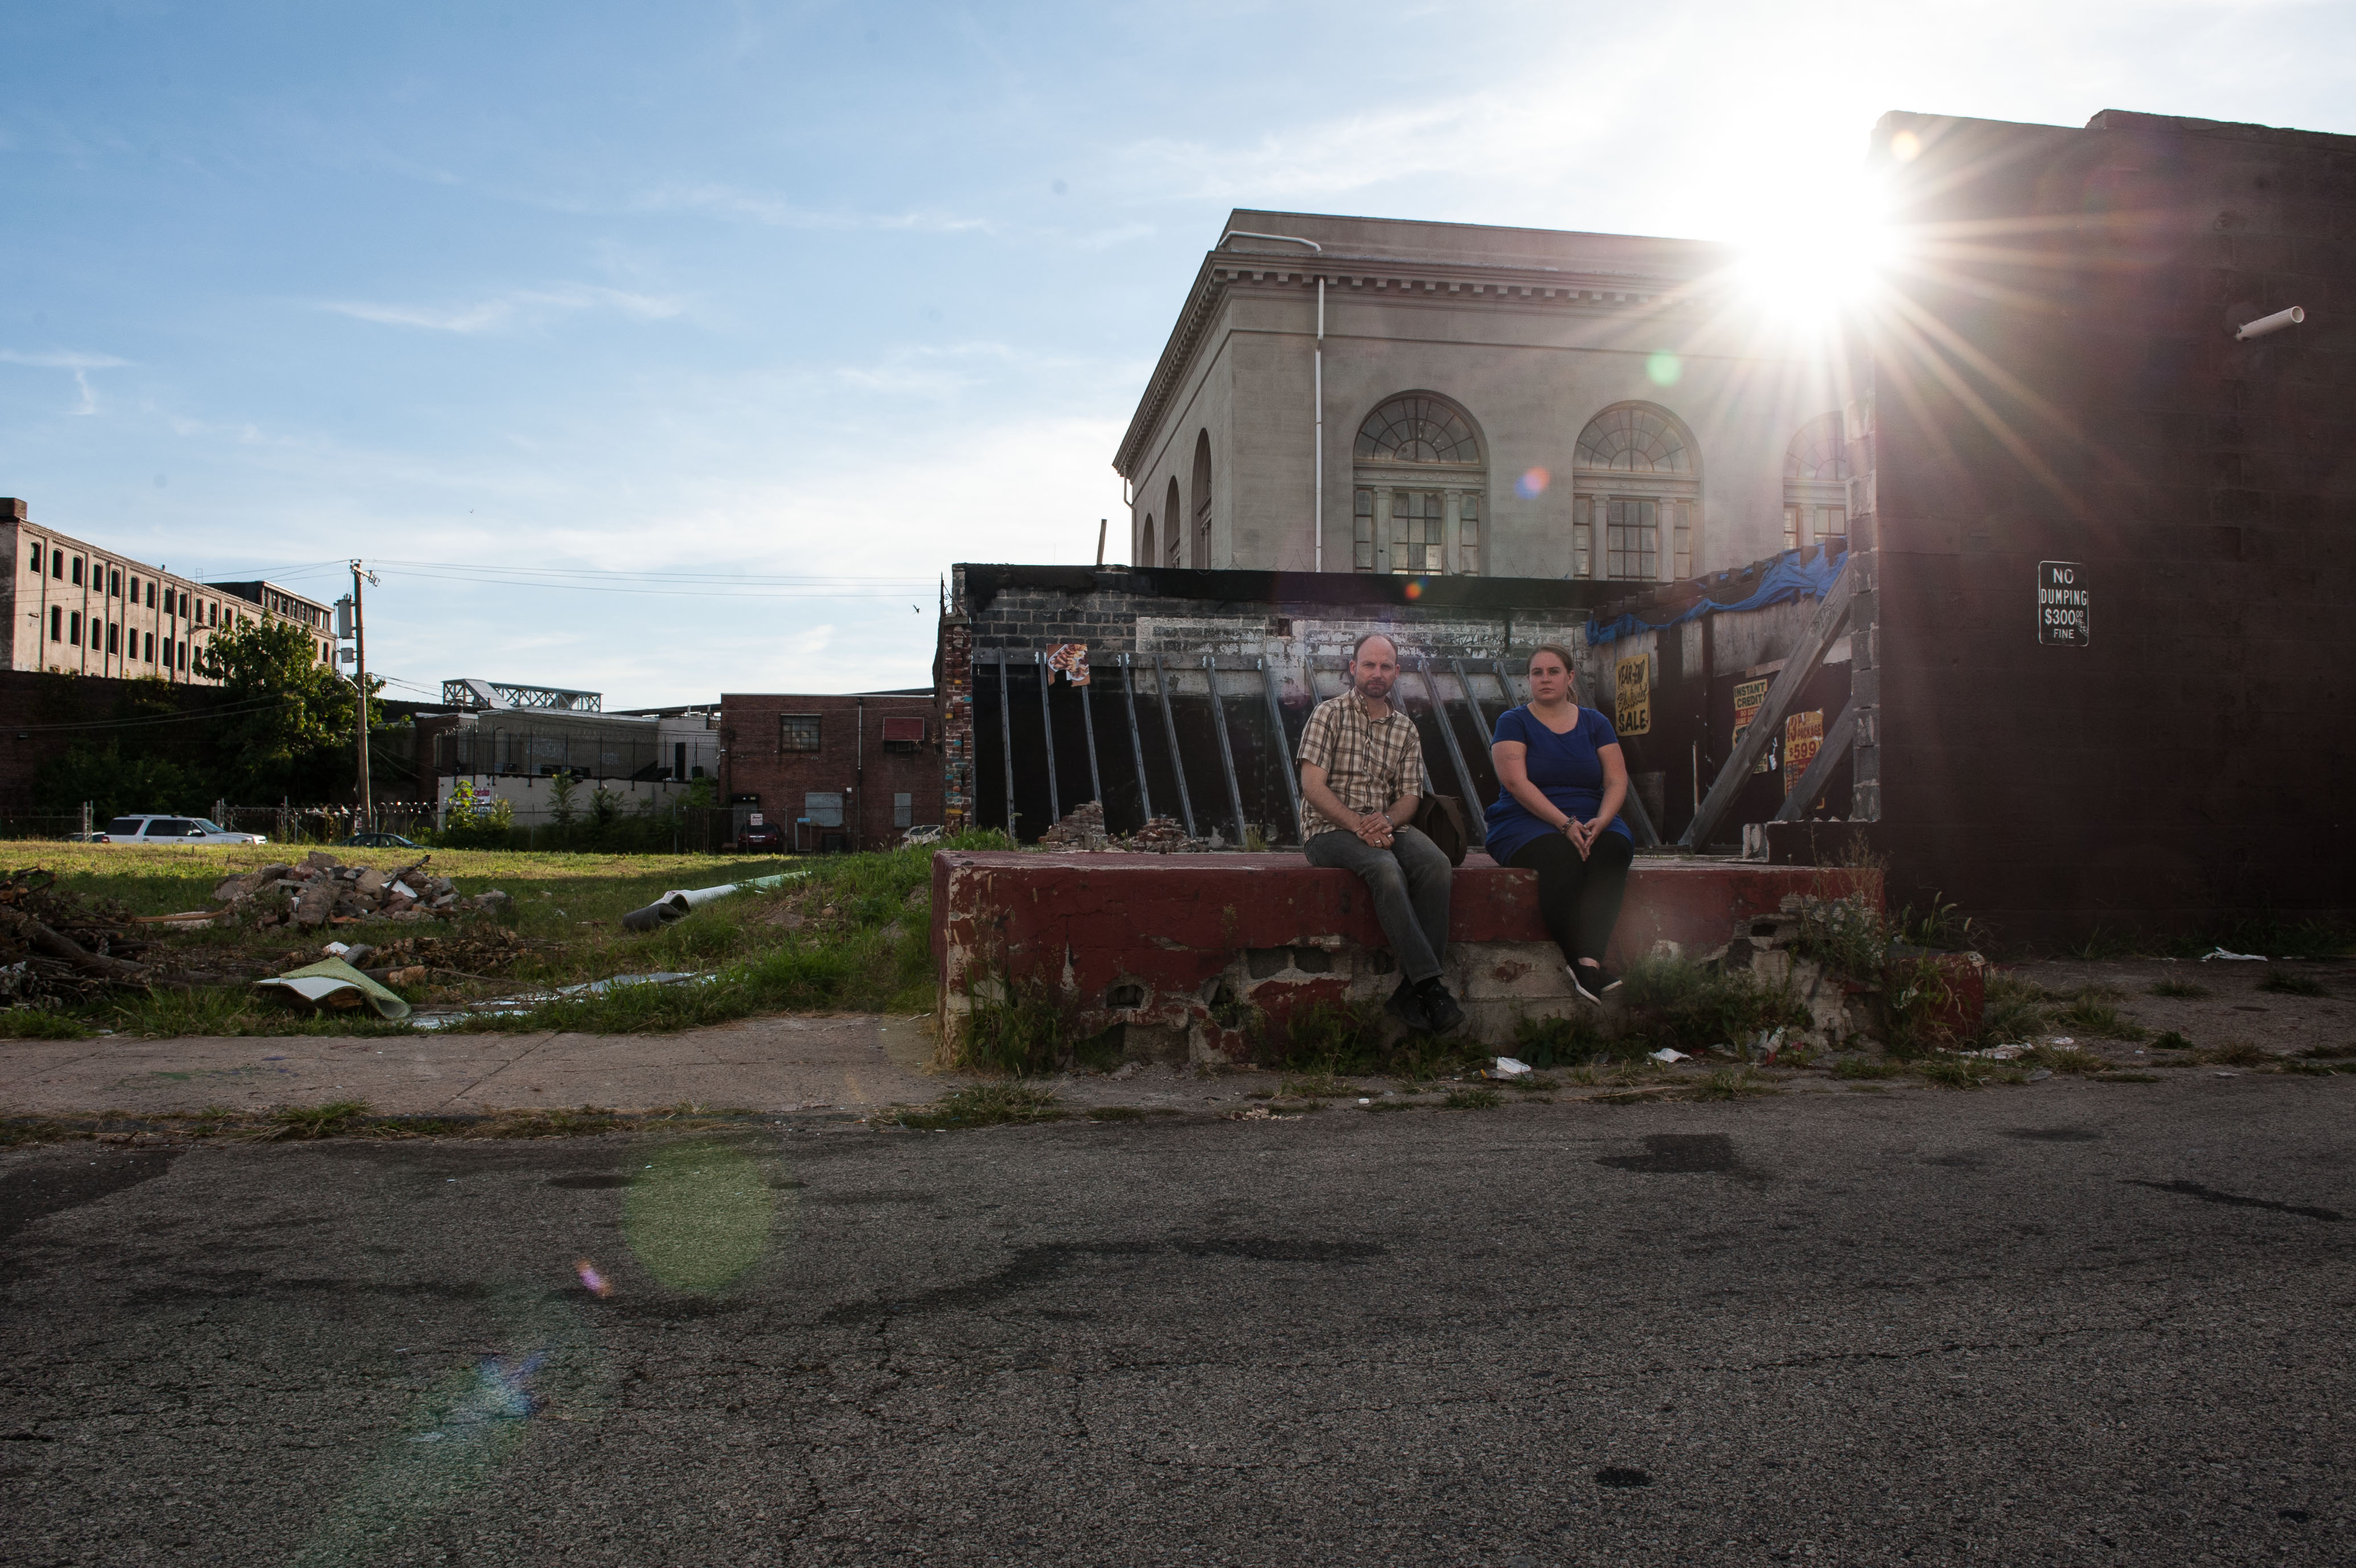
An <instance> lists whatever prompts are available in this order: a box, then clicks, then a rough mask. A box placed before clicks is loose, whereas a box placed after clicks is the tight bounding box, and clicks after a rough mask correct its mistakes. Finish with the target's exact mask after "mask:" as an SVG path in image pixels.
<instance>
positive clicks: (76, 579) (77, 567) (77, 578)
mask: <svg viewBox="0 0 2356 1568" xmlns="http://www.w3.org/2000/svg"><path fill="white" fill-rule="evenodd" d="M73 585H74V586H75V587H77V588H79V587H80V586H81V557H80V556H79V555H77V556H75V557H74V575H73ZM353 744H354V745H358V744H359V743H358V742H354V743H353Z"/></svg>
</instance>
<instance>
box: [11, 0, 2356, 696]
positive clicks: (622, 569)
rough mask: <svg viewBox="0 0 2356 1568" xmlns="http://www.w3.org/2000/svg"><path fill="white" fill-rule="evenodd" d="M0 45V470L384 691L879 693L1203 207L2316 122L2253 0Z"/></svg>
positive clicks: (96, 531) (1514, 213)
mask: <svg viewBox="0 0 2356 1568" xmlns="http://www.w3.org/2000/svg"><path fill="white" fill-rule="evenodd" d="M0 61H5V70H0V81H4V82H5V89H0V211H5V213H6V214H7V231H6V232H7V239H6V242H5V245H0V494H8V495H16V496H22V497H24V498H26V499H27V500H28V501H29V502H30V504H31V507H32V510H33V515H34V517H35V518H36V519H37V520H38V521H43V522H47V523H49V524H52V525H54V526H57V527H59V528H62V529H65V530H68V531H69V532H74V533H77V534H79V535H80V536H82V537H85V538H88V539H91V540H92V541H94V542H101V543H103V544H106V545H109V546H112V547H113V548H117V549H121V550H123V551H124V552H126V553H131V554H133V555H134V556H137V557H140V558H143V559H145V560H148V561H159V562H161V563H162V564H166V565H167V566H169V567H170V568H171V569H173V570H175V571H178V572H185V573H189V574H193V575H207V576H213V577H233V576H239V575H254V574H256V573H264V574H267V575H272V576H274V577H276V578H277V579H278V580H280V581H282V582H284V583H287V584H288V585H291V586H295V587H296V588H298V589H302V590H305V591H308V592H311V593H313V594H315V595H316V596H319V597H322V598H329V599H332V598H333V597H335V596H336V595H337V593H339V592H341V591H342V587H341V584H342V583H343V582H344V581H346V580H347V579H345V578H343V577H342V576H341V575H340V574H339V573H338V571H337V568H336V564H337V563H339V562H340V561H342V560H343V559H345V558H347V557H348V556H351V555H355V554H357V555H360V556H362V557H365V558H368V559H369V560H370V561H371V562H372V563H376V564H378V570H379V572H380V576H381V579H382V582H381V585H380V587H379V588H377V589H374V590H371V594H370V601H369V608H370V615H369V626H370V636H369V654H370V660H369V662H370V665H371V667H372V668H374V669H376V670H378V671H380V672H382V673H384V674H386V675H387V676H389V677H391V678H393V679H394V680H396V681H397V682H404V683H405V684H397V685H395V686H394V687H393V688H392V691H393V693H394V694H397V695H421V694H424V693H427V692H430V691H438V689H439V682H441V680H442V679H443V678H444V677H445V676H454V675H477V676H483V677H487V678H490V679H495V680H511V681H526V682H547V683H552V684H567V685H576V686H588V687H592V688H597V689H602V690H603V691H605V693H607V701H608V703H609V704H611V705H614V706H628V705H640V704H650V703H661V702H680V701H692V700H702V699H708V698H710V697H712V696H713V695H715V694H716V693H719V692H721V691H723V690H726V691H779V690H786V691H844V690H857V689H862V688H873V687H883V686H894V685H903V684H914V683H920V682H923V681H925V680H926V679H927V678H928V669H929V662H930V658H931V650H932V629H933V610H934V606H935V602H936V592H935V589H934V587H933V584H934V582H935V581H936V580H937V577H938V575H940V573H941V572H942V571H943V570H944V569H945V568H946V567H947V565H948V563H950V562H952V561H956V560H1028V561H1078V560H1085V559H1087V558H1088V557H1089V556H1090V554H1091V553H1093V551H1094V548H1095V543H1096V521H1097V519H1098V518H1099V517H1106V516H1109V517H1112V518H1113V519H1114V529H1115V534H1114V537H1115V541H1116V543H1115V548H1116V550H1118V548H1119V539H1120V537H1121V535H1120V521H1119V520H1120V516H1121V499H1120V488H1119V479H1118V478H1117V477H1116V476H1114V474H1113V473H1112V471H1111V468H1110V467H1109V464H1110V460H1111V455H1112V449H1113V446H1114V443H1115V441H1116V440H1117V438H1118V437H1119V433H1120V431H1121V429H1122V427H1123V426H1124V425H1125V424H1126V423H1127V420H1128V417H1129V413H1130V409H1131V407H1132V405H1133V403H1134V402H1135V399H1136V396H1137V394H1138V392H1139V390H1140V388H1141V385H1142V383H1143V381H1144V378H1145V376H1146V374H1147V372H1148V371H1150V369H1151V365H1152V363H1153V360H1154V358H1155V357H1156V355H1158V354H1159V352H1160V350H1161V348H1162V341H1163V338H1164V337H1165V335H1166V333H1167V332H1168V330H1169V328H1170V325H1171V322H1172V319H1173V316H1174V314H1175V312H1176V310H1177V308H1178V306H1179V304H1180V302H1181V299H1182V296H1183V289H1184V288H1185V286H1186V285H1187V283H1188V281H1189V280H1190V279H1191V278H1192V276H1193V274H1194V269H1195V267H1196V265H1197V264H1198V263H1199V262H1200V260H1201V257H1202V252H1204V251H1205V249H1206V248H1207V247H1208V246H1209V245H1210V243H1211V242H1213V241H1214V240H1215V239H1216V237H1217V235H1218V232H1219V223H1220V220H1221V219H1222V218H1223V217H1224V216H1225V214H1226V211H1227V209H1229V208H1230V207H1234V206H1269V207H1284V208H1295V209H1310V210H1325V211H1342V212H1371V213H1376V214H1380V215H1384V216H1394V217H1427V218H1439V219H1449V220H1462V221H1472V222H1497V223H1516V224H1536V225H1540V226H1547V227H1561V228H1573V229H1598V230H1612V231H1634V232H1647V233H1662V234H1677V235H1691V236H1696V237H1704V238H1719V239H1733V240H1743V239H1753V240H1756V239H1759V238H1762V237H1764V236H1781V237H1783V239H1784V241H1785V242H1789V243H1791V244H1794V245H1797V246H1804V245H1805V244H1806V243H1807V237H1808V235H1809V233H1810V231H1811V229H1812V227H1813V226H1814V225H1815V213H1816V212H1817V211H1818V210H1820V209H1821V204H1822V203H1823V202H1824V201H1826V200H1827V199H1830V196H1831V193H1833V192H1834V191H1835V190H1837V187H1838V183H1839V181H1840V179H1841V178H1842V177H1843V176H1844V175H1845V173H1846V172H1847V170H1849V169H1850V168H1852V167H1853V166H1855V164H1856V163H1857V161H1858V156H1859V154H1860V153H1861V150H1862V147H1863V145H1864V138H1865V134H1866V132H1867V130H1868V129H1869V126H1870V125H1871V124H1872V123H1873V121H1874V119H1875V118H1876V116H1877V115H1879V113H1881V112H1882V111H1884V110H1887V109H1914V110H1925V111H1933V112H1942V113H1967V114H1976V115H1985V116H1989V117H1994V118H2001V119H2019V120H2038V121H2046V122H2051V123H2056V124H2081V123H2083V121H2084V120H2085V119H2086V117H2087V116H2088V115H2090V114H2092V113H2094V112H2095V111H2096V110H2099V109H2104V108H2125V109H2139V110H2147V111H2153V112H2158V113H2182V114H2197V115H2205V116H2210V117H2214V118H2221V119H2239V120H2255V121H2262V122H2265V123H2268V124H2291V125H2298V126H2303V127H2306V128H2308V129H2314V130H2329V131H2338V132H2347V133H2356V81H2352V80H2351V78H2356V7H2351V6H2348V5H2344V4H2340V5H2321V4H2316V5H2305V4H2293V3H2287V0H2286V3H2272V4H2269V3H2253V4H2241V5H2228V4H2216V3H2207V0H2200V3H2195V0H2182V3H2176V0H2136V3H2134V4H2126V3H2119V4H2111V3H2107V0H2105V3H2102V4H2088V5H2070V4H2066V3H2047V4H2034V5H2031V4H2019V3H2017V0H1981V3H1976V4H1952V3H1948V0H1930V3H1924V4H1915V5H1906V6H1896V5H1863V4H1858V5H1848V4H1836V5H1808V4H1805V3H1804V0H1802V3H1785V4H1774V5H1752V4H1744V3H1719V4H1679V3H1676V0H1669V3H1665V4H1655V5H1626V4H1621V5H1585V4H1556V5H1513V4H1465V5H1391V6H1387V7H1368V6H1365V5H1338V4H1300V3H1295V4H1290V5H1245V4H1210V5H1190V6H1173V5H1163V6H1136V7H1123V6H1113V5H991V6H952V5H902V6H896V7H890V6H878V5H866V6H851V5H762V4H751V3H744V4H737V5H701V4H695V3H693V0H671V3H669V4H666V5H636V6H629V5H599V4H585V3H574V4H568V5H525V4H509V5H502V4H497V3H490V4H483V3H477V4H466V5H448V4H442V5H436V4H423V3H416V4H403V5H376V6H359V5H331V4H322V3H319V0H312V3H308V4H302V5H294V4H286V5H241V4H238V3H236V0H214V3H210V4H206V5H171V4H160V3H156V4H123V5H97V4H86V3H84V4H77V3H74V0H59V3H56V4H49V5H32V4H26V3H19V4H16V5H7V6H5V7H0ZM432 563H456V564H464V565H466V566H467V567H469V568H473V567H492V568H507V569H510V570H515V571H520V572H524V573H529V574H534V575H533V576H530V577H522V578H519V579H517V580H514V581H484V580H481V578H480V576H479V575H462V576H452V575H448V568H447V567H439V568H437V567H434V566H433V565H431V564H432ZM421 564H424V565H421ZM567 571H571V572H577V573H587V574H594V573H649V574H659V573H672V574H691V573H700V574H704V575H707V576H709V577H710V578H711V579H712V581H711V582H709V583H706V584H694V583H689V582H684V581H680V580H675V579H674V580H666V579H664V578H661V577H645V578H639V579H636V580H633V579H631V578H628V577H604V576H594V575H582V576H577V577H573V578H570V579H566V581H567V582H569V583H570V584H571V585H551V584H549V583H548V582H546V581H543V580H542V577H543V576H545V575H550V574H561V573H563V572H567ZM816 578H827V579H836V581H831V582H823V583H820V582H812V581H810V579H816ZM847 579H859V581H855V582H853V581H847ZM654 590H663V591H654Z"/></svg>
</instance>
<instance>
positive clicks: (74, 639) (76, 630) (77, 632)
mask: <svg viewBox="0 0 2356 1568" xmlns="http://www.w3.org/2000/svg"><path fill="white" fill-rule="evenodd" d="M66 625H67V630H66V640H67V641H68V642H70V643H72V644H73V645H74V646H75V647H76V648H80V646H81V611H80V610H76V611H74V613H73V614H71V615H70V616H68V617H66ZM353 744H355V745H358V744H359V743H358V742H354V743H353Z"/></svg>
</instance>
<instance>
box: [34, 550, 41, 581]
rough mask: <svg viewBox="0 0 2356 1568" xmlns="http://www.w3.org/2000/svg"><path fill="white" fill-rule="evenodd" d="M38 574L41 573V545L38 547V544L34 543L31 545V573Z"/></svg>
mask: <svg viewBox="0 0 2356 1568" xmlns="http://www.w3.org/2000/svg"><path fill="white" fill-rule="evenodd" d="M33 575H34V576H36V577H37V576H39V575H41V547H40V546H39V545H37V544H36V545H34V546H33Z"/></svg>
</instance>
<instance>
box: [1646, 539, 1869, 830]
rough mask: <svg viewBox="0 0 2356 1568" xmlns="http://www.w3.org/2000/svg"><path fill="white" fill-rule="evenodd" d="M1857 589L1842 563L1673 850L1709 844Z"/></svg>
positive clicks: (1833, 635)
mask: <svg viewBox="0 0 2356 1568" xmlns="http://www.w3.org/2000/svg"><path fill="white" fill-rule="evenodd" d="M1856 587H1857V568H1856V567H1855V566H1852V565H1848V564H1843V566H1842V567H1841V571H1840V575H1838V576H1837V577H1835V578H1834V579H1833V585H1832V586H1831V587H1830V588H1827V589H1826V591H1825V596H1824V601H1823V602H1822V603H1821V604H1819V605H1817V606H1816V613H1815V617H1814V618H1812V619H1811V620H1810V621H1809V622H1808V629H1807V630H1806V631H1804V632H1803V633H1802V634H1801V635H1800V640H1799V642H1798V644H1797V645H1796V646H1794V648H1793V650H1792V652H1791V656H1790V658H1788V659H1787V660H1784V663H1783V673H1782V674H1780V675H1778V676H1776V677H1775V683H1774V684H1773V685H1772V686H1770V687H1768V688H1767V700H1766V702H1764V703H1762V704H1761V705H1760V708H1759V712H1758V713H1757V714H1753V715H1752V717H1751V724H1750V725H1749V727H1748V728H1746V729H1744V730H1743V732H1742V738H1741V739H1740V740H1738V741H1736V742H1735V743H1734V755H1733V756H1731V757H1728V758H1727V759H1726V766H1725V767H1723V768H1719V770H1718V777H1717V779H1713V780H1712V781H1711V783H1710V786H1709V793H1708V794H1707V795H1705V796H1703V797H1702V802H1701V810H1699V811H1696V812H1695V813H1694V820H1693V822H1692V823H1691V825H1689V826H1688V827H1687V829H1686V832H1685V836H1684V837H1683V838H1681V839H1679V840H1678V841H1677V847H1678V848H1680V849H1698V848H1700V847H1701V846H1702V845H1703V844H1706V843H1708V842H1709V834H1710V830H1711V829H1713V828H1715V827H1717V826H1718V819H1719V818H1720V817H1722V816H1724V815H1725V814H1726V809H1727V807H1729V806H1730V805H1732V804H1733V803H1734V793H1735V791H1736V790H1738V789H1741V788H1742V781H1743V780H1744V779H1748V778H1750V777H1751V767H1752V765H1753V764H1755V763H1756V762H1758V760H1759V758H1760V757H1761V756H1762V754H1763V753H1764V752H1765V751H1766V749H1767V746H1768V743H1769V742H1770V741H1771V740H1772V739H1773V738H1774V735H1775V731H1776V729H1777V727H1778V726H1780V725H1782V724H1783V714H1785V712H1786V711H1788V710H1789V709H1790V708H1791V706H1792V699H1793V698H1794V697H1796V696H1798V695H1799V694H1800V688H1801V687H1802V686H1804V685H1805V684H1807V682H1808V680H1809V678H1810V677H1811V676H1813V675H1815V672H1816V668H1817V666H1819V665H1821V664H1822V663H1824V661H1825V654H1826V652H1827V651H1829V650H1831V648H1832V645H1833V639H1834V638H1836V637H1837V636H1839V635H1840V628H1841V625H1842V623H1843V622H1845V621H1847V619H1848V605H1849V598H1850V596H1851V595H1852V594H1853V593H1854V592H1855V591H1856Z"/></svg>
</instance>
